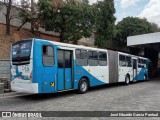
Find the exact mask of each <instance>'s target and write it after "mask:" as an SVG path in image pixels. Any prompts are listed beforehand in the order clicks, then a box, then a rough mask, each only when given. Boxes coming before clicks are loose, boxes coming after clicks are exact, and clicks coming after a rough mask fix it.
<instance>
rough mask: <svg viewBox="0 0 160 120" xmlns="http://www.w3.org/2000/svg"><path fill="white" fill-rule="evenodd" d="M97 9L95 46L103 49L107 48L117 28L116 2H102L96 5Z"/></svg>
mask: <svg viewBox="0 0 160 120" xmlns="http://www.w3.org/2000/svg"><path fill="white" fill-rule="evenodd" d="M95 8H96V15H97V17H96V25H95V26H96V27H95V31H96V32H95V35H96V41H95V45H97V46H98V47H101V48H105V47H106V46H107V41H108V40H112V38H113V37H114V32H115V31H114V28H115V20H116V18H115V16H114V14H115V8H114V0H104V1H100V2H98V3H97V4H96V5H95Z"/></svg>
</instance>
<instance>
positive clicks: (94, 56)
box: [88, 51, 98, 66]
mask: <svg viewBox="0 0 160 120" xmlns="http://www.w3.org/2000/svg"><path fill="white" fill-rule="evenodd" d="M88 64H89V65H90V66H97V65H98V53H97V52H96V51H89V52H88Z"/></svg>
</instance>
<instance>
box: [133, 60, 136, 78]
mask: <svg viewBox="0 0 160 120" xmlns="http://www.w3.org/2000/svg"><path fill="white" fill-rule="evenodd" d="M133 80H137V59H133Z"/></svg>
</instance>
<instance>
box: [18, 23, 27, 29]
mask: <svg viewBox="0 0 160 120" xmlns="http://www.w3.org/2000/svg"><path fill="white" fill-rule="evenodd" d="M25 23H26V22H23V23H22V24H21V26H19V28H18V29H17V30H18V31H20V29H21V28H22V27H23V25H24V24H25Z"/></svg>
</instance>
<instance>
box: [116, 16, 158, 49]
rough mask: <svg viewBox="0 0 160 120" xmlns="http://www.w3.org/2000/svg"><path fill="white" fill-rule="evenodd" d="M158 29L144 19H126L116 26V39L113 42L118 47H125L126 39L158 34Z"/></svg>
mask: <svg viewBox="0 0 160 120" xmlns="http://www.w3.org/2000/svg"><path fill="white" fill-rule="evenodd" d="M158 31H160V28H158V26H157V25H156V24H154V23H149V22H148V21H147V20H146V19H141V18H137V17H127V18H124V19H123V20H122V21H120V22H118V23H117V25H116V37H115V40H116V42H118V45H119V46H121V47H125V46H126V45H127V37H128V36H134V35H140V34H146V33H152V32H158Z"/></svg>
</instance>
